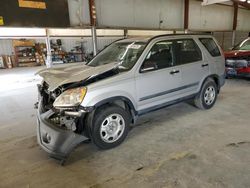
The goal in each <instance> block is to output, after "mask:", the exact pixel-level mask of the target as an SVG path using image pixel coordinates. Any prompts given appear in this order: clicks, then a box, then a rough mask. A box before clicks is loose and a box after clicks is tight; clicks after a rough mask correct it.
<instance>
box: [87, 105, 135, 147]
mask: <svg viewBox="0 0 250 188" xmlns="http://www.w3.org/2000/svg"><path fill="white" fill-rule="evenodd" d="M129 123H130V116H129V113H128V112H127V111H126V110H124V109H123V108H121V107H119V106H107V107H104V108H101V109H99V110H97V112H96V114H95V116H94V120H93V127H92V134H91V135H92V140H93V143H94V144H95V145H96V146H97V147H98V148H101V149H110V148H113V147H116V146H118V145H119V144H121V143H122V142H123V141H124V139H125V138H126V136H127V134H128V131H129Z"/></svg>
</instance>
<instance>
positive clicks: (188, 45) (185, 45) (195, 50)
mask: <svg viewBox="0 0 250 188" xmlns="http://www.w3.org/2000/svg"><path fill="white" fill-rule="evenodd" d="M175 53H176V64H177V65H182V64H187V63H192V62H196V61H201V60H202V54H201V50H200V49H199V47H198V46H197V44H196V43H195V41H194V40H193V39H180V40H176V43H175Z"/></svg>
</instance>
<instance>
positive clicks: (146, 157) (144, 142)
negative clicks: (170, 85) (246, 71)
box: [0, 67, 250, 188]
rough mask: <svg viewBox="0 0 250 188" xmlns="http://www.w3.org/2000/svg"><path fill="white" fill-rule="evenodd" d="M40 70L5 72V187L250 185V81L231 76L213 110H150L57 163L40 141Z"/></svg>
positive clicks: (1, 99) (1, 73) (1, 163)
mask: <svg viewBox="0 0 250 188" xmlns="http://www.w3.org/2000/svg"><path fill="white" fill-rule="evenodd" d="M37 69H40V67H38V68H37V67H36V68H29V69H13V70H0V89H1V92H0V104H1V108H0V113H1V116H0V117H1V118H0V167H1V173H0V187H4V188H5V187H10V188H13V187H18V188H21V187H35V188H37V187H46V188H47V187H60V188H61V187H92V188H98V187H108V188H110V187H119V188H120V187H143V188H145V187H177V188H178V187H181V188H186V187H190V188H202V187H206V188H207V187H209V188H210V187H211V188H217V187H227V188H231V187H232V188H236V187H237V188H248V187H250V115H249V107H250V100H249V99H250V81H247V80H242V79H231V80H227V83H226V85H225V87H224V88H223V89H222V91H221V93H220V95H219V97H218V101H217V103H216V105H215V106H214V108H213V109H211V110H209V111H201V110H199V109H197V108H195V107H193V106H190V105H188V104H186V103H181V104H178V105H175V106H172V107H169V108H166V109H163V110H160V111H157V112H154V113H151V114H148V115H147V116H144V117H142V118H141V119H140V121H139V122H138V125H137V126H136V127H135V128H133V129H132V130H131V131H130V133H129V135H128V137H127V139H126V140H125V142H124V143H123V144H122V145H120V146H119V147H117V148H115V149H112V150H107V151H100V150H98V149H96V148H95V147H94V146H93V145H92V144H82V145H80V146H79V147H78V148H77V149H76V150H75V151H74V152H73V153H72V155H71V156H70V158H69V159H68V161H67V162H66V165H65V166H60V165H59V163H58V162H57V161H55V160H53V159H50V158H48V156H47V154H46V153H45V152H44V151H43V150H41V149H40V148H39V146H38V145H37V143H36V136H35V135H36V132H35V129H36V116H35V114H36V112H35V110H34V109H33V104H34V103H35V102H36V96H37V93H36V87H35V84H36V83H37V82H39V78H38V77H34V76H32V75H33V73H34V72H35V71H36V70H37ZM9 74H12V75H14V76H15V78H16V79H14V80H12V81H11V77H9ZM6 82H7V83H6ZM4 85H5V87H7V86H8V87H7V90H3V86H4ZM15 87H16V88H18V89H15Z"/></svg>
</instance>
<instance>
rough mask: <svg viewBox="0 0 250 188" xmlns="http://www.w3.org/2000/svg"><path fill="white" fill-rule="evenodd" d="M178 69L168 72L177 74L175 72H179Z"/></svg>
mask: <svg viewBox="0 0 250 188" xmlns="http://www.w3.org/2000/svg"><path fill="white" fill-rule="evenodd" d="M179 72H180V71H179V70H172V71H171V72H170V74H177V73H179Z"/></svg>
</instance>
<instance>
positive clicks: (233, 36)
mask: <svg viewBox="0 0 250 188" xmlns="http://www.w3.org/2000/svg"><path fill="white" fill-rule="evenodd" d="M238 7H239V6H238V3H237V2H234V18H233V33H232V46H235V35H236V29H237V19H238Z"/></svg>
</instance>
